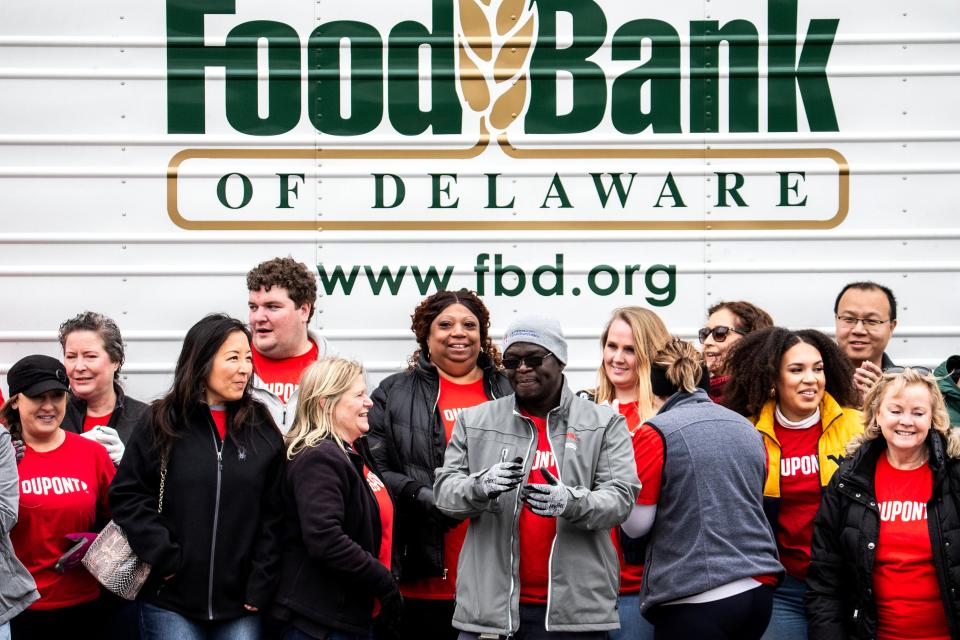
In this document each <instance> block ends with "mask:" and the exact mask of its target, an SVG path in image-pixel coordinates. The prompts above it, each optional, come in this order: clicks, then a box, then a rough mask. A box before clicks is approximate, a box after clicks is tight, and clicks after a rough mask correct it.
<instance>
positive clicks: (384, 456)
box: [367, 353, 513, 581]
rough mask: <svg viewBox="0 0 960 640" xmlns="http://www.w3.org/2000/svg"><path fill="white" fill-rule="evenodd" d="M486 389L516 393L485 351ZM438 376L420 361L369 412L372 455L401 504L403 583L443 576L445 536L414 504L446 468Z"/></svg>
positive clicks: (379, 391) (378, 395) (383, 390)
mask: <svg viewBox="0 0 960 640" xmlns="http://www.w3.org/2000/svg"><path fill="white" fill-rule="evenodd" d="M477 364H478V365H480V367H481V369H482V370H483V390H484V392H485V393H486V395H487V398H489V399H491V400H492V399H495V398H503V397H505V396H508V395H512V394H513V389H512V388H511V387H510V383H509V382H508V381H507V378H506V376H504V375H503V374H501V373H500V372H499V371H497V368H496V367H495V366H494V364H493V362H492V361H491V360H490V358H488V357H487V356H486V355H485V354H483V353H481V354H480V358H479V360H478V361H477ZM439 396H440V374H438V373H437V368H436V366H434V364H433V363H432V362H430V361H429V360H427V359H426V358H424V357H423V356H421V357H420V361H419V362H418V363H417V366H416V367H414V368H412V369H409V370H407V371H404V372H402V373H396V374H394V375H392V376H389V377H388V378H386V379H384V380H383V381H382V382H381V383H380V386H378V387H377V388H376V390H374V392H373V395H372V396H371V399H372V400H373V408H372V409H370V433H369V435H368V436H367V438H368V440H369V441H370V451H371V453H372V454H373V459H374V460H375V461H376V462H377V467H378V468H379V469H380V470H381V471H382V472H383V480H384V482H386V483H387V486H388V487H390V491H391V493H392V494H393V495H394V496H396V500H397V529H396V531H397V538H398V548H399V551H400V555H401V557H400V574H401V577H402V578H403V580H405V581H409V580H415V579H417V578H422V577H424V576H440V575H443V569H444V557H443V534H444V532H443V531H442V530H441V529H440V528H439V527H437V525H435V524H434V521H433V520H432V519H431V518H430V517H429V515H430V514H427V513H424V511H423V506H422V505H421V504H419V503H418V502H417V501H416V500H414V496H416V494H417V492H418V491H419V490H420V489H421V488H422V487H428V488H430V489H431V490H432V488H433V480H434V472H435V470H436V469H437V468H438V467H442V466H443V453H444V451H446V448H447V434H446V430H445V429H444V426H443V420H442V418H441V417H440V412H439V410H438V409H437V400H438V399H439Z"/></svg>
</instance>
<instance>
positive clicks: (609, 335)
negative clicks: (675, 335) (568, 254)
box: [578, 307, 670, 640]
mask: <svg viewBox="0 0 960 640" xmlns="http://www.w3.org/2000/svg"><path fill="white" fill-rule="evenodd" d="M669 340H670V332H669V331H668V330H667V327H666V325H665V324H663V320H661V319H660V316H658V315H657V314H656V313H654V312H653V311H650V310H649V309H643V308H641V307H620V308H619V309H615V310H614V312H613V314H612V315H611V317H610V320H609V321H608V322H607V326H606V327H605V328H604V330H603V334H601V336H600V346H601V348H602V349H603V360H602V362H601V363H600V368H599V369H598V370H597V388H596V389H595V390H591V391H581V392H579V394H578V395H580V396H581V397H585V398H587V399H590V400H593V401H594V402H596V403H598V404H606V405H609V406H611V407H613V408H614V409H615V410H616V411H618V412H619V413H620V415H622V416H624V417H625V418H626V419H627V428H628V429H629V430H630V435H631V440H632V443H633V450H634V455H635V456H637V459H638V461H639V456H640V454H641V452H642V451H645V450H646V449H647V448H648V447H650V446H652V445H655V444H659V443H658V442H656V441H655V440H653V439H651V437H650V433H651V430H650V429H649V428H641V424H642V423H643V422H645V421H646V420H647V418H650V417H651V416H653V415H654V414H655V413H656V412H657V409H658V408H659V407H660V405H661V404H662V401H661V400H660V399H658V398H657V397H656V396H655V395H654V394H653V391H652V389H651V386H650V363H651V362H652V360H653V357H654V356H655V355H656V353H657V351H659V350H660V349H661V348H662V347H663V346H664V345H665V344H666V343H667V342H668V341H669ZM638 472H640V485H641V486H640V495H639V496H638V497H637V504H640V505H651V504H656V503H657V496H656V491H655V490H654V487H655V486H659V476H658V477H657V482H654V479H653V478H652V477H645V475H644V474H643V473H642V471H641V470H640V469H639V468H638ZM611 535H612V536H613V544H614V546H615V547H616V549H617V558H618V559H619V560H620V596H619V599H618V602H617V612H618V613H619V615H620V629H618V630H617V631H610V632H608V633H607V637H608V638H609V640H649V639H650V638H653V625H651V624H650V623H649V622H647V621H646V619H644V618H643V617H642V616H641V615H640V584H641V583H642V582H643V554H644V550H645V548H646V537H644V538H638V539H631V538H629V537H627V536H626V535H625V534H623V533H622V532H621V529H620V527H616V528H614V529H613V531H612V532H611ZM625 546H626V549H624V547H625Z"/></svg>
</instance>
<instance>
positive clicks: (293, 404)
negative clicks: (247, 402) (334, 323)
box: [250, 330, 340, 435]
mask: <svg viewBox="0 0 960 640" xmlns="http://www.w3.org/2000/svg"><path fill="white" fill-rule="evenodd" d="M307 335H308V336H309V337H310V340H312V341H313V342H314V343H315V344H316V345H317V360H322V359H323V358H329V357H331V356H337V355H340V354H339V353H338V352H337V349H336V348H335V347H332V346H330V343H329V342H327V339H326V338H324V337H323V336H321V335H320V334H319V333H316V332H315V331H310V330H307ZM250 391H251V392H252V393H253V397H254V398H256V399H257V400H259V401H260V402H261V403H263V405H264V406H265V407H266V408H267V409H268V410H269V411H270V415H271V416H273V421H274V422H276V423H277V428H278V429H280V433H282V434H284V435H286V434H287V431H290V427H292V426H293V419H294V418H295V417H296V415H297V400H298V399H299V398H300V387H299V386H298V387H297V388H296V390H295V391H294V392H293V393H292V394H291V395H290V397H289V398H288V399H287V403H286V404H284V403H283V401H282V400H281V399H280V396H278V395H277V394H275V393H274V392H273V391H271V390H270V389H269V388H268V387H267V383H265V382H264V381H263V380H261V379H260V376H258V375H257V374H256V373H254V374H253V382H252V383H251V385H250Z"/></svg>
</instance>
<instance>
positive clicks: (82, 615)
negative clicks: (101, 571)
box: [10, 600, 103, 640]
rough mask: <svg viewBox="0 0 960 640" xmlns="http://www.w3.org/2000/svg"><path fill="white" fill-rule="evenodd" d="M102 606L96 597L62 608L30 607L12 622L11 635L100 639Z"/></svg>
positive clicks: (31, 639) (40, 639) (25, 639)
mask: <svg viewBox="0 0 960 640" xmlns="http://www.w3.org/2000/svg"><path fill="white" fill-rule="evenodd" d="M102 634H103V608H102V606H101V603H100V602H98V601H96V600H94V601H93V602H86V603H84V604H78V605H75V606H73V607H63V608H62V609H47V610H38V609H27V610H26V611H22V612H20V613H19V614H17V616H16V617H15V618H14V619H13V620H11V621H10V635H11V637H13V638H16V639H17V640H50V638H70V640H100V638H101V637H102Z"/></svg>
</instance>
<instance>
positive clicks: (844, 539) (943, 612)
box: [806, 367, 960, 640]
mask: <svg viewBox="0 0 960 640" xmlns="http://www.w3.org/2000/svg"><path fill="white" fill-rule="evenodd" d="M895 369H898V370H899V371H898V372H897V373H893V372H889V373H885V374H884V375H883V377H882V378H881V380H880V381H879V382H878V383H877V385H876V386H875V387H874V388H873V389H872V390H871V391H870V392H869V393H868V394H867V397H866V400H865V404H864V417H863V420H864V425H865V427H866V429H865V431H864V434H863V436H862V437H860V438H858V439H856V440H854V441H853V442H851V443H850V446H849V448H848V449H849V451H848V453H849V456H848V458H847V459H846V460H845V461H844V463H843V465H842V466H841V467H840V470H839V471H838V472H837V474H836V476H834V479H833V480H832V481H831V482H830V485H829V487H827V491H826V493H825V495H824V498H823V504H822V505H821V507H820V512H819V513H818V515H817V520H816V524H815V526H814V535H813V550H812V560H811V563H810V573H809V576H808V578H807V584H808V586H809V589H810V590H809V592H808V594H807V600H806V608H807V614H808V617H809V622H810V627H809V628H810V637H811V638H814V639H819V638H878V639H880V640H910V639H919V638H923V639H924V640H947V639H948V638H956V637H957V636H958V634H960V626H958V613H960V598H958V595H957V589H958V587H960V584H958V580H957V575H958V570H960V560H958V559H957V556H956V553H954V552H953V549H956V548H957V545H960V529H958V524H960V432H958V431H955V430H950V428H949V417H948V416H947V412H946V409H945V407H944V402H943V397H942V396H941V394H940V391H939V389H938V388H937V383H936V379H935V378H933V377H932V376H930V375H928V373H927V372H926V371H925V370H924V371H922V372H921V370H918V369H910V368H906V369H900V368H899V367H897V368H895Z"/></svg>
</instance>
